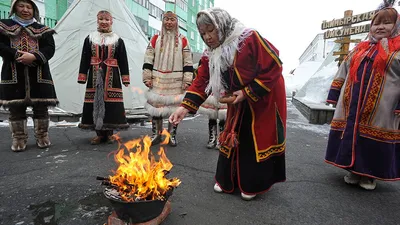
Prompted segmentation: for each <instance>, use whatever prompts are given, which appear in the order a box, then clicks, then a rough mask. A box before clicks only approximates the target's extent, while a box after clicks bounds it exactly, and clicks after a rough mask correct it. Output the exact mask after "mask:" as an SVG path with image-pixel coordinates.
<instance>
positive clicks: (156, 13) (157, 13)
mask: <svg viewBox="0 0 400 225" xmlns="http://www.w3.org/2000/svg"><path fill="white" fill-rule="evenodd" d="M149 14H150V16H152V17H154V18H156V19H158V20H162V15H163V14H164V11H163V10H161V9H160V8H158V7H157V6H155V5H153V4H151V3H149Z"/></svg>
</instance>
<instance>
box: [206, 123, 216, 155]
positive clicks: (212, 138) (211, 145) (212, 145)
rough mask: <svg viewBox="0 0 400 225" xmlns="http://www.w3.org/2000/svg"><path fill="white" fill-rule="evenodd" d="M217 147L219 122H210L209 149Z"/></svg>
mask: <svg viewBox="0 0 400 225" xmlns="http://www.w3.org/2000/svg"><path fill="white" fill-rule="evenodd" d="M216 145H217V121H216V120H212V119H210V120H208V142H207V148H208V149H212V148H215V146H216Z"/></svg>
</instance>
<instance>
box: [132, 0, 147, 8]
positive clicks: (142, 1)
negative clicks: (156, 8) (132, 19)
mask: <svg viewBox="0 0 400 225" xmlns="http://www.w3.org/2000/svg"><path fill="white" fill-rule="evenodd" d="M134 1H135V2H136V3H138V4H139V5H141V6H143V7H145V8H146V9H148V8H149V0H134Z"/></svg>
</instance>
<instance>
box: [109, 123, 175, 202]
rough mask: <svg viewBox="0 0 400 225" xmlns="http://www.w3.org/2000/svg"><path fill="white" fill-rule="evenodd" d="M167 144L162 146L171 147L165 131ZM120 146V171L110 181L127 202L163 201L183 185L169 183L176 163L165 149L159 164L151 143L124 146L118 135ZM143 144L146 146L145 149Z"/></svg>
mask: <svg viewBox="0 0 400 225" xmlns="http://www.w3.org/2000/svg"><path fill="white" fill-rule="evenodd" d="M162 134H163V135H164V136H165V140H164V142H163V143H162V144H161V145H165V144H168V141H169V136H170V135H169V133H168V132H167V131H166V130H165V129H164V131H163V133H162ZM114 138H115V139H116V140H117V141H118V143H119V146H118V150H117V153H116V154H115V156H114V159H115V161H116V162H117V163H118V168H117V170H116V171H113V173H114V175H113V176H110V177H109V181H110V183H111V185H112V186H116V187H117V189H118V192H119V194H120V196H121V198H122V199H123V200H124V201H127V202H134V201H140V200H156V199H158V200H163V198H164V196H165V194H166V192H167V191H168V190H169V189H171V188H175V187H177V186H178V185H179V184H180V183H181V181H180V180H179V179H178V178H173V179H167V178H166V177H165V175H166V174H168V173H169V171H170V170H171V168H172V163H171V162H170V161H169V159H168V158H167V156H166V155H165V151H164V148H163V147H162V146H161V147H160V150H159V152H158V155H159V160H158V161H156V159H155V157H154V155H153V154H152V152H151V150H150V146H151V139H150V137H149V136H145V137H144V138H142V139H135V140H132V141H128V142H126V143H125V144H122V143H121V138H120V137H119V136H118V135H114ZM142 143H143V145H142Z"/></svg>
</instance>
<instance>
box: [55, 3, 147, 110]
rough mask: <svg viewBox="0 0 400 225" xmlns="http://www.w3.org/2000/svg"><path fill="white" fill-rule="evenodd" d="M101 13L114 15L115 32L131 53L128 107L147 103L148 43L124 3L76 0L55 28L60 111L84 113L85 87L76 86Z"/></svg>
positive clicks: (126, 96) (126, 102) (56, 73)
mask: <svg viewBox="0 0 400 225" xmlns="http://www.w3.org/2000/svg"><path fill="white" fill-rule="evenodd" d="M100 10H108V11H110V12H111V14H112V15H113V18H114V19H113V21H114V23H113V31H114V32H115V33H117V34H118V35H119V36H120V37H121V38H122V39H123V40H124V42H125V46H126V50H127V52H128V61H129V72H130V78H131V85H130V86H129V87H128V88H125V87H123V92H124V104H125V108H126V109H134V108H137V107H142V106H143V105H144V102H145V99H144V94H143V91H144V89H145V86H144V84H143V83H142V65H143V58H144V53H145V50H146V47H147V44H148V40H147V38H146V36H145V34H144V33H143V32H142V30H141V28H140V26H139V24H138V22H137V21H136V19H135V17H134V16H133V15H132V13H131V12H130V11H129V9H128V7H127V6H126V4H125V1H124V0H75V1H74V2H73V3H72V5H71V6H70V7H69V8H68V10H67V12H66V13H65V14H64V16H63V17H62V18H61V19H60V21H59V22H58V24H57V26H56V27H55V28H54V29H55V30H56V32H57V34H56V35H54V39H55V42H56V53H55V55H54V57H53V58H52V59H51V60H50V69H51V73H52V76H53V79H54V83H55V87H56V91H57V97H58V99H59V101H60V108H61V109H62V110H65V111H67V112H71V113H81V111H82V106H83V100H84V95H85V88H86V85H82V84H78V83H77V79H78V74H79V64H80V59H81V52H82V46H83V41H84V39H85V38H86V36H87V35H88V34H89V33H90V32H92V31H95V30H96V28H97V22H96V15H97V12H98V11H100Z"/></svg>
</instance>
